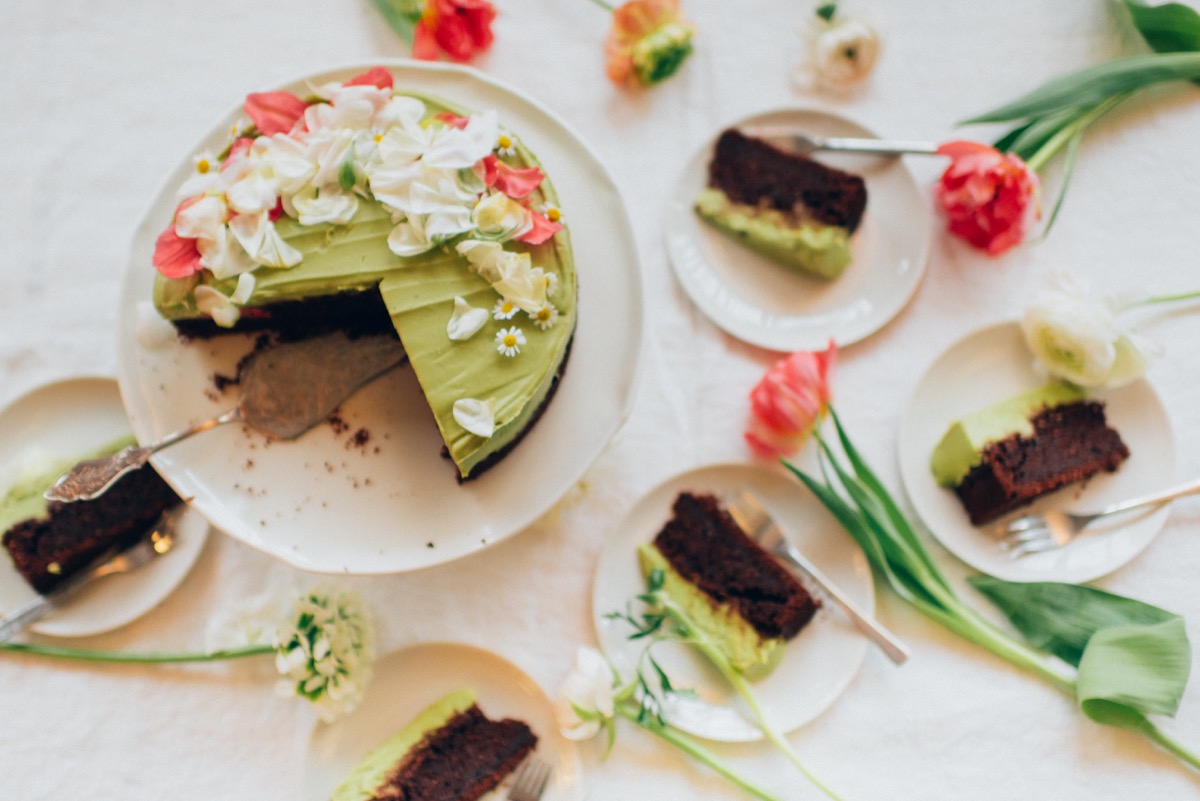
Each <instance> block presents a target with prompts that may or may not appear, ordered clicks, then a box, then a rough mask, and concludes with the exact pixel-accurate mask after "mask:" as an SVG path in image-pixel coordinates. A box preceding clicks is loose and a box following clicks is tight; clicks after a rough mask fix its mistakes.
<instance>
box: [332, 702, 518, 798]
mask: <svg viewBox="0 0 1200 801" xmlns="http://www.w3.org/2000/svg"><path fill="white" fill-rule="evenodd" d="M536 745H537V736H536V735H534V733H533V731H532V730H531V729H530V728H529V726H528V725H526V724H525V723H524V722H522V721H519V720H512V719H508V718H506V719H503V720H492V719H490V718H488V717H487V716H486V715H484V714H483V712H482V711H481V710H480V709H479V707H478V706H477V705H476V704H475V696H474V693H472V692H471V691H469V690H459V691H457V692H454V693H451V694H450V695H447V696H446V697H444V698H442V699H441V700H439V701H438V702H436V703H435V704H433V705H432V706H430V707H429V708H427V709H426V710H425V711H423V712H422V713H421V714H420V715H418V716H417V718H416V719H415V720H413V721H412V722H411V723H410V724H409V725H408V726H407V727H405V729H403V730H402V731H400V732H399V733H398V734H396V735H395V736H394V737H392V738H391V739H390V740H388V742H386V743H384V744H383V745H381V746H380V747H379V748H377V749H375V750H374V751H372V752H371V753H370V754H369V755H368V756H367V757H366V758H365V759H364V760H363V762H362V763H360V764H359V765H358V766H357V767H356V768H355V770H354V771H353V772H352V773H351V774H350V775H349V776H348V777H346V779H345V780H344V781H343V782H342V783H341V784H340V785H338V787H337V788H336V789H335V790H334V792H333V796H332V797H333V799H334V801H474V799H477V798H479V797H480V796H482V795H484V794H485V793H487V792H489V791H490V790H493V789H495V788H496V787H497V786H498V785H499V784H500V782H501V781H503V780H504V778H505V777H506V776H508V774H509V773H511V772H512V771H513V770H514V769H516V767H517V766H518V765H519V764H520V763H521V761H522V760H524V759H525V757H526V756H527V755H528V754H529V753H530V752H531V751H533V749H534V747H535V746H536Z"/></svg>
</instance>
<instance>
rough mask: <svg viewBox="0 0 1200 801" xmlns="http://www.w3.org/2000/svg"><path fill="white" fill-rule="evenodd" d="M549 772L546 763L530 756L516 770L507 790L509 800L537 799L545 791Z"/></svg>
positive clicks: (532, 800)
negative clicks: (514, 777)
mask: <svg viewBox="0 0 1200 801" xmlns="http://www.w3.org/2000/svg"><path fill="white" fill-rule="evenodd" d="M551 772H552V770H551V768H550V765H549V764H548V763H546V762H544V761H542V760H540V759H538V758H537V757H534V756H530V757H529V758H528V759H526V760H525V762H524V763H523V764H522V765H521V767H520V769H519V770H518V771H517V777H516V779H515V780H514V781H513V784H512V787H511V788H510V789H509V791H508V799H509V801H538V800H539V799H540V798H541V797H542V793H544V792H545V791H546V785H547V784H548V783H549V782H550V774H551Z"/></svg>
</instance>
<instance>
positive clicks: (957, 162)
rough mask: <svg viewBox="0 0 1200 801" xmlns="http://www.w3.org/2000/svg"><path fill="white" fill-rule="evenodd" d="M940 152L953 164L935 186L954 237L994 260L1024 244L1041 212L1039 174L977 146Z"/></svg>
mask: <svg viewBox="0 0 1200 801" xmlns="http://www.w3.org/2000/svg"><path fill="white" fill-rule="evenodd" d="M937 152H938V153H939V154H941V155H943V156H949V157H950V159H951V161H950V166H949V167H947V168H946V171H945V172H944V173H942V178H941V181H940V182H939V184H938V187H937V200H938V204H939V205H940V206H941V208H942V211H943V212H945V214H946V217H947V219H948V220H949V222H950V232H951V233H953V234H955V235H957V236H960V237H962V238H963V239H965V240H967V241H968V242H970V243H971V244H972V245H974V246H975V247H977V248H979V249H980V250H985V251H987V252H988V254H990V255H992V256H996V255H999V254H1000V253H1003V252H1004V251H1006V250H1008V249H1009V248H1011V247H1013V246H1015V245H1018V244H1020V242H1021V241H1022V240H1023V239H1024V238H1025V231H1026V230H1027V229H1028V227H1029V223H1030V222H1031V221H1032V220H1034V219H1036V218H1037V217H1038V215H1039V213H1040V212H1039V198H1038V177H1037V174H1036V173H1034V172H1033V170H1031V169H1029V167H1028V166H1027V165H1026V164H1025V162H1023V161H1022V160H1021V159H1020V158H1019V157H1017V156H1016V155H1014V154H1012V153H1001V152H1000V151H999V150H996V149H995V148H994V147H989V146H987V145H983V144H980V143H978V142H965V141H955V142H947V143H945V144H943V145H941V146H940V147H939V148H938V151H937Z"/></svg>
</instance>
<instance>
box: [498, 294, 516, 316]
mask: <svg viewBox="0 0 1200 801" xmlns="http://www.w3.org/2000/svg"><path fill="white" fill-rule="evenodd" d="M516 313H517V304H515V303H513V302H512V301H511V300H509V299H508V298H500V300H498V301H496V305H495V306H493V307H492V319H493V320H511V319H512V318H513V315H514V314H516Z"/></svg>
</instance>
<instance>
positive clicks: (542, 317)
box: [529, 301, 558, 331]
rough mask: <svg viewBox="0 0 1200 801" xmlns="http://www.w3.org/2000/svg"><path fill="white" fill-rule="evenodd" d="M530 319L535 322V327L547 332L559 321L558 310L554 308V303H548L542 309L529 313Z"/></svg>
mask: <svg viewBox="0 0 1200 801" xmlns="http://www.w3.org/2000/svg"><path fill="white" fill-rule="evenodd" d="M529 319H531V320H533V322H534V325H536V326H537V327H538V328H540V329H542V330H543V331H545V330H547V329H549V328H550V326H552V325H554V323H555V321H556V320H558V309H556V308H554V304H553V303H551V302H550V301H546V302H545V303H543V304H542V307H541V308H540V309H537V310H535V311H531V312H530V313H529Z"/></svg>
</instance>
